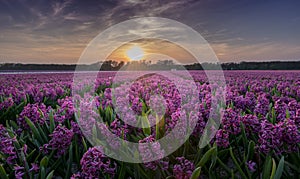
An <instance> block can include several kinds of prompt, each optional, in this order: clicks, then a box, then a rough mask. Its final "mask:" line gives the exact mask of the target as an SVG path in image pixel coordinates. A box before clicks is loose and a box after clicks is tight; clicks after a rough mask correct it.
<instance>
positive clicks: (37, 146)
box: [0, 71, 300, 179]
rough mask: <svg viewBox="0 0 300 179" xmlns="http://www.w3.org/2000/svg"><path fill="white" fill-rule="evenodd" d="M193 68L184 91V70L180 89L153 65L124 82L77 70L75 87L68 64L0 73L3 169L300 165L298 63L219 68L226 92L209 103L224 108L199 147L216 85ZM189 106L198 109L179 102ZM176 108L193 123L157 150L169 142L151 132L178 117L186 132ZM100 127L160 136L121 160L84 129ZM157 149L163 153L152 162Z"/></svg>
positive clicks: (36, 172) (6, 172)
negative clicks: (175, 144) (172, 144)
mask: <svg viewBox="0 0 300 179" xmlns="http://www.w3.org/2000/svg"><path fill="white" fill-rule="evenodd" d="M190 74H191V75H192V77H193V80H194V81H195V83H196V86H197V93H198V94H196V95H191V94H192V93H191V94H189V93H190V91H189V89H190V88H191V86H190V85H189V82H188V81H187V80H186V79H185V76H184V74H179V75H178V76H180V75H181V77H180V78H178V79H177V80H181V81H180V83H181V84H182V86H180V87H181V88H182V90H178V89H177V87H176V85H175V84H174V83H173V82H172V80H170V79H168V78H165V77H163V76H161V75H157V74H155V73H153V74H152V75H150V76H149V75H148V76H145V77H144V78H140V79H138V80H136V81H134V82H133V83H132V84H130V85H129V84H128V83H126V80H128V78H130V75H129V76H126V75H124V77H123V78H124V79H123V81H122V79H121V80H120V81H118V84H119V85H117V87H113V85H114V84H113V82H112V79H113V78H112V77H113V76H114V75H115V74H114V73H110V72H109V73H101V75H102V76H101V77H98V79H97V81H96V87H95V93H93V94H90V93H89V90H91V89H90V88H89V85H88V82H86V81H84V80H83V81H82V84H78V85H77V86H76V87H73V88H72V78H73V75H72V74H63V75H62V74H55V75H52V74H51V75H49V74H43V75H41V74H39V75H28V76H21V75H3V76H1V78H0V81H1V82H2V84H4V85H2V86H1V87H0V94H1V98H0V123H1V124H0V139H1V140H0V177H1V178H11V177H16V178H37V177H38V178H46V177H48V178H52V177H63V178H112V177H115V178H124V177H125V178H130V177H131V178H132V177H135V178H166V177H170V178H172V177H173V178H180V179H181V178H199V177H200V178H212V177H214V178H220V177H241V178H258V177H263V178H270V176H271V177H277V178H278V177H279V178H280V176H284V177H295V176H298V175H300V173H299V170H298V169H299V166H300V154H299V152H300V151H299V149H300V146H299V143H300V132H299V130H300V106H299V105H300V104H299V100H300V90H299V84H300V78H297V76H299V73H298V72H291V73H286V72H225V77H226V82H227V86H226V89H225V88H224V89H223V90H226V102H225V104H219V105H218V107H217V110H216V111H217V112H219V114H216V116H218V115H220V116H223V117H222V122H221V126H220V127H218V128H217V129H213V126H212V128H210V130H215V131H216V134H215V135H214V136H213V138H212V140H211V141H210V143H209V145H207V146H206V147H205V148H202V149H201V148H199V147H198V145H199V144H198V142H199V139H200V137H201V136H202V134H203V133H204V132H205V126H206V124H207V123H208V121H209V120H211V118H214V117H216V116H214V114H210V111H211V108H214V107H215V106H213V104H212V100H213V96H218V95H220V94H218V93H217V94H216V93H215V91H214V89H215V88H216V87H217V86H214V85H216V84H209V83H208V79H207V78H206V76H205V74H204V73H202V72H196V71H195V72H190ZM86 76H88V74H86ZM86 76H85V78H86ZM83 79H84V78H83ZM124 89H127V90H124ZM72 91H73V96H71V94H72ZM74 91H75V92H76V94H75V95H74ZM182 91H184V93H180V92H182ZM188 94H189V95H188ZM91 101H92V102H91ZM188 104H192V105H188ZM195 106H197V107H196V109H197V111H198V112H197V114H195V115H191V114H190V113H187V112H186V110H189V109H191V108H195ZM140 116H142V117H145V118H146V119H147V120H148V123H147V124H146V125H148V127H147V126H146V127H145V126H144V128H143V129H140V128H138V127H135V125H138V124H140V123H141V117H140ZM157 116H159V118H160V121H159V122H158V123H156V122H157ZM145 118H143V119H145ZM182 118H184V119H188V120H191V121H194V122H195V125H194V129H193V131H192V133H191V135H190V136H189V137H188V138H187V140H186V141H184V144H183V145H181V147H180V148H178V149H177V150H176V151H174V152H173V153H172V154H171V155H168V156H165V157H164V154H165V153H166V152H167V149H164V148H163V146H160V144H159V143H156V141H157V140H158V139H160V138H162V137H164V136H167V135H168V134H169V133H171V131H172V130H174V128H175V127H176V126H177V127H178V126H179V128H180V126H183V127H182V128H181V129H182V130H183V131H182V133H180V132H179V133H178V136H175V137H174V138H175V139H178V140H181V139H183V138H184V136H182V135H181V134H183V135H184V134H186V131H184V130H186V129H187V128H188V127H187V126H186V124H185V123H184V122H183V123H182V121H181V120H182ZM100 119H102V120H103V121H104V123H103V122H100ZM105 131H110V132H112V134H114V135H116V136H118V137H119V138H121V139H122V140H126V141H131V142H136V143H154V144H157V145H156V147H155V150H154V151H153V150H149V148H145V147H141V148H139V152H140V155H141V158H142V160H143V161H145V162H144V163H143V164H132V163H125V162H120V161H118V160H114V159H111V158H109V157H107V156H106V155H105V152H104V150H106V149H105V148H103V147H101V146H98V147H93V146H92V141H90V136H93V135H95V133H98V134H101V135H102V136H103V135H106V134H105ZM108 139H110V138H108ZM107 143H108V144H109V145H110V147H113V148H115V149H118V147H120V145H122V144H119V143H118V142H117V141H113V140H112V139H110V140H108V141H107ZM157 156H161V159H160V160H155V161H150V162H149V160H151V158H153V157H157Z"/></svg>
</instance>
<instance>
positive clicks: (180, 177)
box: [173, 157, 195, 179]
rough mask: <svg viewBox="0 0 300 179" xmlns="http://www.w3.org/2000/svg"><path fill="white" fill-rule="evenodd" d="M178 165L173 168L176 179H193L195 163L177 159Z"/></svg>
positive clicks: (180, 158)
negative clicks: (191, 178)
mask: <svg viewBox="0 0 300 179" xmlns="http://www.w3.org/2000/svg"><path fill="white" fill-rule="evenodd" d="M176 160H177V161H178V163H177V164H176V165H174V167H173V175H174V176H175V178H176V179H188V178H190V177H191V175H192V173H193V171H194V170H195V165H194V163H193V162H191V161H189V160H187V159H185V158H184V157H177V158H176Z"/></svg>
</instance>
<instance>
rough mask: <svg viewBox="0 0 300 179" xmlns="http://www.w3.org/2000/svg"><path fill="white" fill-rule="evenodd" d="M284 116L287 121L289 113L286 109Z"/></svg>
mask: <svg viewBox="0 0 300 179" xmlns="http://www.w3.org/2000/svg"><path fill="white" fill-rule="evenodd" d="M285 116H286V118H287V119H289V118H290V112H289V110H288V109H286V111H285Z"/></svg>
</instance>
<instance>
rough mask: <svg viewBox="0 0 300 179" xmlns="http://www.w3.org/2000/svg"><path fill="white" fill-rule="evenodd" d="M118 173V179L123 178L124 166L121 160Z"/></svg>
mask: <svg viewBox="0 0 300 179" xmlns="http://www.w3.org/2000/svg"><path fill="white" fill-rule="evenodd" d="M118 173H119V176H118V178H119V179H123V178H125V166H124V162H122V164H121V170H120V172H118Z"/></svg>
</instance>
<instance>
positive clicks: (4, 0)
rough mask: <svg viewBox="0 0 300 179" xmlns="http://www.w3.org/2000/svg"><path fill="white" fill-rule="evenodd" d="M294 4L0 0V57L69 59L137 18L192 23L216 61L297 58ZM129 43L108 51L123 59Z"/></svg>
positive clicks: (171, 47) (299, 37) (282, 0)
mask: <svg viewBox="0 0 300 179" xmlns="http://www.w3.org/2000/svg"><path fill="white" fill-rule="evenodd" d="M299 8H300V1H299V0H198V1H196V0H186V1H183V0H176V1H174V0H173V1H170V0H164V1H162V0H158V1H156V0H101V1H99V0H94V1H93V0H86V1H81V0H65V1H50V0H49V1H48V0H14V1H11V0H0V63H6V62H10V63H51V64H74V63H77V62H78V59H79V58H80V56H81V54H82V53H83V51H84V49H85V48H86V47H87V45H88V44H89V42H90V41H91V40H93V39H94V38H95V37H96V36H97V35H98V34H100V33H101V32H103V31H105V29H107V28H109V27H112V26H114V25H115V24H118V23H120V22H123V21H125V20H130V19H134V18H138V17H163V18H169V19H172V20H176V21H178V22H180V23H183V24H185V25H187V26H189V27H191V28H192V29H194V30H195V31H197V32H198V33H199V34H201V36H202V37H204V39H205V40H206V41H207V42H208V43H209V45H210V46H211V47H212V49H213V50H214V52H215V54H216V55H217V57H218V59H219V61H220V62H240V61H272V60H299V59H300V33H299V32H300V10H299ZM165 28H167V27H165ZM120 35H122V34H120ZM140 42H141V43H140ZM140 42H138V45H139V46H141V47H142V49H143V50H144V51H145V53H147V52H149V51H157V50H159V49H160V50H161V51H162V52H163V54H164V55H166V56H172V54H173V57H174V58H178V59H180V60H182V61H185V60H186V61H185V62H186V63H188V62H189V60H188V58H189V57H190V56H189V54H187V55H186V56H185V55H183V54H185V52H183V51H181V50H182V49H180V48H178V45H176V44H172V42H170V43H163V44H164V45H165V46H164V47H161V48H160V47H158V46H159V45H161V44H162V43H152V44H154V45H152V46H151V45H147V43H149V41H147V40H142V41H140ZM153 42H159V41H157V40H155V39H154V40H153ZM103 43H106V42H103ZM139 43H140V44H139ZM166 44H167V45H166ZM130 45H132V42H129V43H128V44H124V45H123V46H120V49H119V50H115V51H118V53H114V54H111V55H110V56H109V57H110V58H112V57H113V58H119V59H120V60H124V61H129V60H130V58H128V57H126V56H124V55H125V54H126V52H127V51H128V50H129V49H130V48H131V47H130ZM193 45H194V46H195V44H193ZM179 52H180V53H179ZM97 60H100V59H92V60H91V61H89V62H93V61H97Z"/></svg>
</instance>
